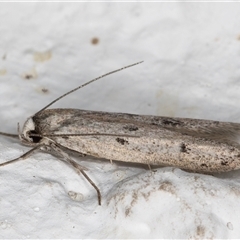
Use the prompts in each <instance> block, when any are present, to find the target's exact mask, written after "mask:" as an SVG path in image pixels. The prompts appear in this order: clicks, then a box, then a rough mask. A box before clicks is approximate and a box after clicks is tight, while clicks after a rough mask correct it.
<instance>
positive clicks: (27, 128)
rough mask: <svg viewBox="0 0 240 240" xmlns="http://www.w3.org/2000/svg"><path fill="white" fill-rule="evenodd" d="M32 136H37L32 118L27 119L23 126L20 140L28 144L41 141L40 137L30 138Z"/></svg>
mask: <svg viewBox="0 0 240 240" xmlns="http://www.w3.org/2000/svg"><path fill="white" fill-rule="evenodd" d="M33 134H38V132H37V131H36V124H35V122H34V120H33V118H32V117H30V118H28V119H27V121H26V122H25V123H24V125H23V130H22V134H21V136H22V138H23V139H24V140H25V141H27V142H30V143H38V142H40V140H41V139H42V138H41V137H38V136H32V135H33Z"/></svg>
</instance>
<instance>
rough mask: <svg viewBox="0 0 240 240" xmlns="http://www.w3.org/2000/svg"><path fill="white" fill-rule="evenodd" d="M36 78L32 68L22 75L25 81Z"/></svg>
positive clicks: (35, 72)
mask: <svg viewBox="0 0 240 240" xmlns="http://www.w3.org/2000/svg"><path fill="white" fill-rule="evenodd" d="M37 76H38V75H37V71H36V70H35V69H34V68H33V69H31V70H30V71H28V72H26V73H24V74H23V75H22V77H23V78H24V79H27V80H30V79H35V78H37Z"/></svg>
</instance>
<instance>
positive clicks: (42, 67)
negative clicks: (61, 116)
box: [0, 3, 240, 238]
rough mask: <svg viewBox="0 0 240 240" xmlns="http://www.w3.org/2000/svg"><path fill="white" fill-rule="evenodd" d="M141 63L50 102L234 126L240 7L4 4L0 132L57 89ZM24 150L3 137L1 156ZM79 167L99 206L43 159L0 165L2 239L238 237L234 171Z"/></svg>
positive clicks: (239, 115)
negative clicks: (209, 172) (84, 171)
mask: <svg viewBox="0 0 240 240" xmlns="http://www.w3.org/2000/svg"><path fill="white" fill-rule="evenodd" d="M93 38H97V39H98V40H99V42H98V43H97V44H92V39H93ZM141 60H144V63H143V64H141V65H138V66H136V67H133V68H131V69H127V70H125V71H122V72H119V73H116V74H114V75H112V76H109V77H107V78H105V79H101V80H100V81H99V82H96V83H94V84H92V85H90V86H88V87H86V88H84V89H81V90H80V91H78V92H76V93H74V94H72V95H70V96H68V97H67V98H65V99H63V100H61V101H60V102H58V103H57V104H55V105H54V106H53V107H72V108H81V109H89V110H102V111H116V112H130V113H138V114H153V115H165V116H172V117H174V116H178V117H192V118H204V119H213V120H223V121H234V122H240V109H239V102H240V94H239V92H240V70H239V69H240V4H239V3H1V4H0V123H1V124H0V131H7V132H12V133H16V131H17V122H20V123H21V124H23V123H24V120H26V118H27V117H28V116H30V115H32V114H34V113H35V112H36V111H38V110H39V109H40V108H41V107H43V106H44V105H46V104H47V103H48V102H49V101H51V100H52V99H54V98H56V97H57V96H59V95H60V94H62V93H64V92H66V91H68V90H70V89H71V88H74V87H76V86H78V85H80V84H82V83H84V82H85V81H87V80H90V79H92V78H94V77H97V76H99V75H101V74H104V73H106V72H108V71H111V70H114V69H117V68H120V67H123V66H125V65H128V64H132V63H134V62H137V61H141ZM27 150H28V148H26V147H23V146H22V145H20V143H18V142H15V141H13V140H11V139H8V138H6V137H1V138H0V161H1V162H4V161H6V160H10V159H13V158H15V157H18V156H20V155H21V154H23V153H24V152H26V151H27ZM81 163H82V164H84V165H85V166H87V167H88V168H89V169H90V170H89V172H88V173H89V175H91V177H92V178H93V179H94V181H95V182H97V185H98V186H99V188H100V189H101V191H102V194H103V205H102V206H101V207H99V206H98V205H97V201H96V196H95V191H94V189H92V188H91V187H90V186H89V184H88V183H86V181H85V180H84V179H83V178H81V177H79V176H78V175H77V174H75V172H74V170H72V169H71V168H68V167H67V166H66V165H65V164H64V163H62V162H60V161H58V160H57V159H56V158H54V157H52V156H50V155H48V154H44V153H38V154H36V155H34V156H32V157H31V158H30V159H28V160H26V161H22V162H19V163H15V164H13V165H8V166H5V167H2V168H0V237H1V238H39V237H40V238H86V237H91V238H99V237H102V238H106V237H109V238H115V237H118V238H134V237H135V238H139V237H140V238H153V237H155V238H177V237H181V238H190V237H192V238H238V237H239V236H240V229H239V219H238V216H239V215H240V203H239V202H240V201H239V197H240V184H239V179H240V177H239V171H236V172H232V173H229V174H222V175H218V176H215V177H213V176H207V175H201V174H193V173H186V172H184V171H181V170H179V169H173V168H161V169H159V170H158V171H157V172H156V173H151V172H149V171H146V170H145V169H143V168H132V167H131V166H126V165H123V166H122V165H121V166H120V165H117V164H113V165H111V164H110V163H108V162H101V161H90V158H89V161H84V162H81ZM69 191H73V192H75V193H76V194H78V195H77V196H79V201H73V200H72V199H71V198H70V197H69V196H68V192H69ZM146 195H147V196H148V197H146ZM81 196H82V197H83V199H81ZM144 196H145V197H144Z"/></svg>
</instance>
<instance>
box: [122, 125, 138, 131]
mask: <svg viewBox="0 0 240 240" xmlns="http://www.w3.org/2000/svg"><path fill="white" fill-rule="evenodd" d="M123 128H124V129H126V130H128V131H130V132H132V131H137V130H138V127H135V126H125V127H123Z"/></svg>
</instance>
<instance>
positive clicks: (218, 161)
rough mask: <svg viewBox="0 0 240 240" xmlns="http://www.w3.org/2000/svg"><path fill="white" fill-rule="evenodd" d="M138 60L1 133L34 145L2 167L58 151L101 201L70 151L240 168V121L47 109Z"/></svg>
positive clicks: (205, 168)
mask: <svg viewBox="0 0 240 240" xmlns="http://www.w3.org/2000/svg"><path fill="white" fill-rule="evenodd" d="M140 63H141V62H138V63H134V64H132V65H128V66H126V67H123V68H120V69H117V70H115V71H112V72H109V73H106V74H104V75H102V76H100V77H97V78H95V79H92V80H91V81H88V82H86V83H84V84H83V85H81V86H78V87H77V88H75V89H73V90H71V91H69V92H67V93H65V94H63V95H62V96H60V97H58V98H57V99H55V100H54V101H52V102H51V103H49V104H48V105H47V106H45V107H44V108H42V109H41V110H40V111H38V112H37V113H35V114H34V115H33V116H31V117H29V118H28V119H27V120H26V122H25V123H24V125H23V128H22V131H20V127H19V124H18V135H15V134H9V133H4V132H0V134H1V135H5V136H8V137H14V138H16V137H17V138H19V139H20V141H21V142H22V143H23V144H24V145H27V146H30V147H32V149H31V150H29V151H28V152H26V153H25V154H23V155H22V156H20V157H18V158H16V159H13V160H11V161H8V162H4V163H1V164H0V166H4V165H7V164H10V163H13V162H16V161H19V160H23V159H26V158H27V157H29V156H30V155H32V154H33V153H34V152H36V151H39V150H40V151H44V152H48V153H50V154H53V155H56V156H58V157H59V158H60V159H62V160H64V161H65V162H67V163H68V164H70V165H71V166H72V167H73V168H74V169H75V170H76V171H77V173H78V174H82V175H83V176H84V177H85V178H86V179H87V181H88V182H89V183H90V184H91V185H92V186H93V187H94V188H95V190H96V192H97V196H98V204H99V205H101V193H100V190H99V189H98V187H97V186H96V184H95V183H94V182H93V181H92V180H91V179H90V178H89V176H88V175H87V174H86V172H85V171H86V170H87V169H86V168H85V167H84V166H81V165H80V164H79V163H77V162H76V161H74V160H73V159H72V158H71V157H70V155H69V151H70V152H71V151H73V152H77V153H79V154H80V155H82V156H86V155H89V156H93V157H97V158H105V159H109V160H110V161H113V160H116V161H122V162H129V163H141V164H146V165H148V166H149V168H151V166H174V167H178V168H181V169H186V170H190V171H193V172H200V173H210V172H226V171H231V170H236V169H240V146H239V136H240V124H239V123H230V122H219V121H211V120H201V119H190V118H170V117H159V116H147V115H135V114H127V113H114V112H100V111H99V112H98V111H87V110H79V109H71V108H67V109H62V108H58V109H47V108H48V107H50V106H51V105H52V104H54V103H55V102H57V101H58V100H60V99H61V98H63V97H65V96H67V95H68V94H70V93H72V92H74V91H76V90H78V89H80V88H83V87H85V86H86V85H88V84H90V83H92V82H94V81H97V80H99V79H101V78H103V77H106V76H108V75H110V74H113V73H116V72H118V71H121V70H123V69H126V68H129V67H132V66H135V65H137V64H140Z"/></svg>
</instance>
